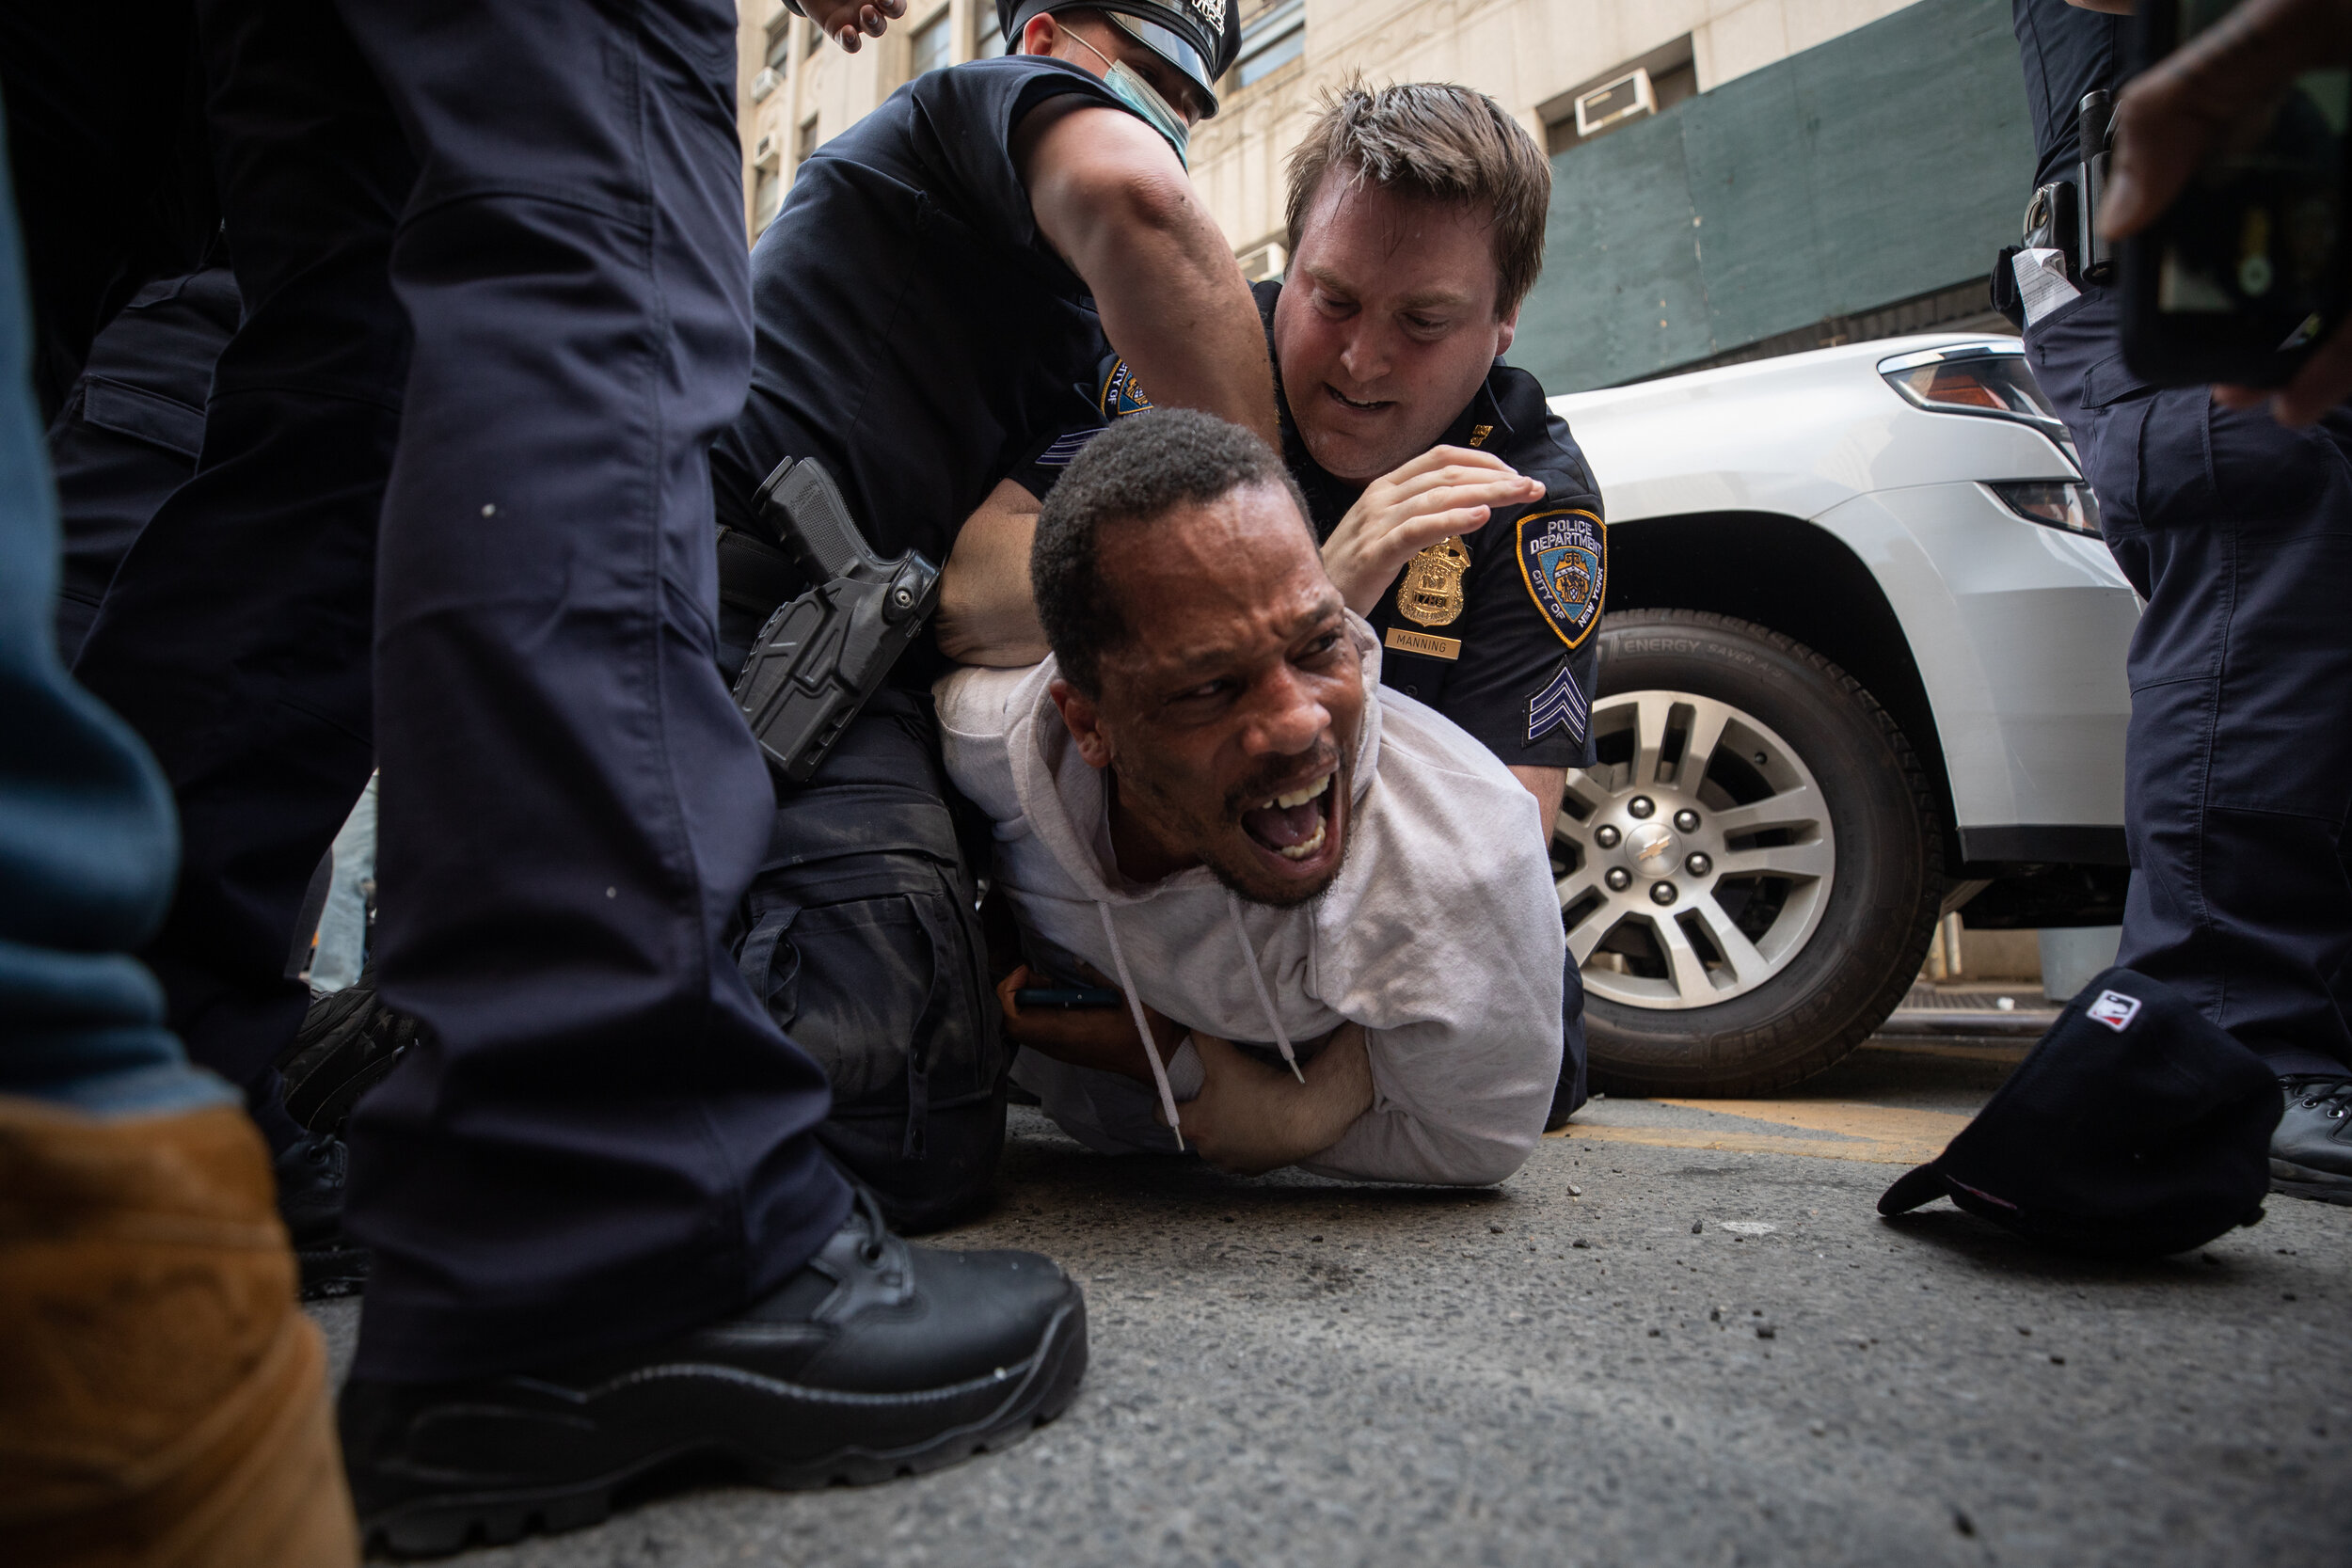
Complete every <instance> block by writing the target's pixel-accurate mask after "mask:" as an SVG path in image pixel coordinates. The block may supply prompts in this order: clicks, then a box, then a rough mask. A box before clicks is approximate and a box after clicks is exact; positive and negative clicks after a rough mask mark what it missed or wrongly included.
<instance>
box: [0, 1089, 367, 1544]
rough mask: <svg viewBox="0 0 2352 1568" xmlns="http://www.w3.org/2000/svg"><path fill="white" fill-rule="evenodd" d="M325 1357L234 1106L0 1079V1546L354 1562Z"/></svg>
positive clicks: (266, 1170)
mask: <svg viewBox="0 0 2352 1568" xmlns="http://www.w3.org/2000/svg"><path fill="white" fill-rule="evenodd" d="M357 1560H358V1536H357V1533H356V1532H355V1530H354V1528H353V1525H352V1517H351V1498H350V1495H349V1494H348V1492H347V1491H346V1490H345V1488H344V1483H343V1469H342V1457H341V1455H340V1454H339V1453H338V1452H337V1450H336V1447H335V1430H334V1425H333V1422H332V1420H331V1419H330V1418H329V1415H328V1410H327V1399H326V1347H325V1345H324V1343H323V1342H322V1341H321V1340H320V1338H319V1332H318V1329H317V1327H316V1326H315V1325H314V1324H312V1323H310V1321H309V1320H308V1319H306V1318H305V1317H303V1315H302V1312H301V1310H300V1308H299V1307H296V1306H295V1304H294V1257H293V1255H292V1254H291V1253H290V1252H289V1251H288V1250H287V1246H286V1232H285V1229H284V1227H282V1226H280V1225H279V1224H278V1211H277V1206H276V1202H275V1199H274V1196H273V1193H272V1187H271V1182H270V1164H269V1157H268V1155H267V1153H266V1152H265V1151H264V1150H263V1148H262V1139H261V1135H260V1134H259V1133H258V1132H255V1131H254V1128H253V1124H252V1123H251V1122H249V1121H247V1120H246V1117H245V1116H244V1114H243V1113H242V1112H241V1111H239V1110H237V1109H236V1108H235V1107H233V1106H225V1105H224V1106H214V1107H210V1108H207V1109H204V1110H200V1111H189V1112H183V1113H181V1114H178V1115H172V1116H157V1117H126V1118H120V1119H104V1120H102V1119H99V1118H96V1117H88V1116H85V1115H82V1114H81V1113H79V1112H75V1111H72V1110H69V1109H66V1108H64V1107H62V1106H57V1105H53V1104H48V1103H45V1102H42V1101H31V1100H21V1099H14V1098H0V1562H5V1563H8V1564H9V1565H10V1568H47V1565H50V1564H66V1563H72V1564H73V1565H74V1568H90V1565H98V1564H103V1565H106V1568H116V1565H119V1568H312V1565H314V1564H315V1565H326V1564H336V1565H341V1564H347V1563H353V1562H356V1561H357Z"/></svg>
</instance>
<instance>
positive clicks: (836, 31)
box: [802, 0, 907, 55]
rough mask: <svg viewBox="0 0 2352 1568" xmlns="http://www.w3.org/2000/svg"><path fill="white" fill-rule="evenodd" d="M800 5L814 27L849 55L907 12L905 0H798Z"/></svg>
mask: <svg viewBox="0 0 2352 1568" xmlns="http://www.w3.org/2000/svg"><path fill="white" fill-rule="evenodd" d="M802 5H803V9H804V10H805V11H806V12H807V14H808V19H809V20H810V21H811V22H814V23H816V24H817V27H818V31H819V32H821V33H823V34H824V35H825V36H826V37H827V38H829V39H831V40H834V42H835V43H837V44H839V45H841V48H842V51H843V53H845V54H850V55H854V54H856V53H857V52H858V47H859V45H860V44H861V43H862V42H863V41H864V40H866V39H869V38H873V39H878V38H880V37H882V32H883V29H885V28H887V27H888V26H889V25H890V24H892V23H893V22H896V21H898V19H899V18H900V17H902V16H904V15H906V14H907V0H802Z"/></svg>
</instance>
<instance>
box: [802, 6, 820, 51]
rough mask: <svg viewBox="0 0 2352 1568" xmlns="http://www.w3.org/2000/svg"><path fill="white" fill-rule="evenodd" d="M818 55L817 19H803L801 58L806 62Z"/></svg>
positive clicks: (807, 17) (808, 17) (810, 17)
mask: <svg viewBox="0 0 2352 1568" xmlns="http://www.w3.org/2000/svg"><path fill="white" fill-rule="evenodd" d="M816 53H817V19H816V18H815V17H813V16H806V17H803V18H802V19H801V58H803V59H804V60H805V59H809V58H812V57H814V56H815V55H816Z"/></svg>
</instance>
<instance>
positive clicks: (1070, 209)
mask: <svg viewBox="0 0 2352 1568" xmlns="http://www.w3.org/2000/svg"><path fill="white" fill-rule="evenodd" d="M1050 106H1051V105H1048V107H1050ZM1043 114H1044V110H1042V109H1041V110H1040V111H1038V112H1037V113H1036V114H1033V115H1032V116H1031V117H1030V119H1031V120H1041V123H1040V124H1039V125H1038V126H1037V127H1036V128H1035V129H1034V130H1032V128H1031V125H1030V123H1029V122H1028V121H1025V122H1024V123H1023V125H1022V128H1021V134H1020V135H1016V138H1015V144H1014V156H1015V159H1016V161H1017V163H1018V166H1019V167H1020V168H1021V171H1022V178H1023V181H1024V182H1025V184H1026V185H1027V187H1028V191H1029V206H1030V210H1031V212H1032V213H1033V214H1035V216H1036V218H1037V226H1038V230H1039V232H1041V234H1043V235H1044V237H1045V239H1046V241H1047V243H1048V244H1050V245H1053V247H1054V249H1055V250H1056V251H1057V253H1058V254H1059V255H1060V256H1061V258H1062V259H1063V260H1064V261H1067V262H1069V263H1070V266H1071V270H1073V272H1075V273H1077V275H1078V276H1079V277H1082V278H1084V279H1085V280H1086V284H1087V288H1088V289H1089V292H1091V293H1092V294H1093V295H1094V304H1095V308H1096V309H1097V310H1098V311H1100V312H1101V315H1102V318H1103V331H1104V335H1105V336H1106V337H1108V338H1109V339H1110V341H1111V346H1112V347H1113V348H1115V349H1117V350H1118V351H1119V353H1120V355H1121V356H1123V357H1124V358H1125V359H1126V361H1127V366H1128V369H1129V370H1131V371H1133V372H1135V376H1136V381H1137V383H1138V384H1139V385H1140V386H1141V387H1142V388H1143V390H1144V392H1145V394H1146V395H1147V396H1149V397H1150V398H1151V399H1152V401H1153V402H1154V403H1156V404H1163V405H1174V406H1180V407H1186V408H1200V409H1206V410H1207V411H1208V412H1210V413H1212V414H1216V415H1220V416H1222V417H1223V418H1225V419H1228V420H1232V421H1233V422H1234V423H1236V424H1240V425H1245V426H1247V427H1248V428H1249V429H1251V430H1254V431H1256V432H1257V433H1258V434H1259V435H1260V436H1263V437H1265V438H1266V440H1267V441H1268V442H1275V441H1277V440H1279V431H1278V428H1277V426H1276V423H1275V417H1274V372H1273V371H1272V369H1271V367H1270V366H1269V364H1268V362H1267V359H1266V349H1265V329H1264V327H1263V325H1262V324H1261V323H1260V321H1259V319H1258V309H1257V306H1256V305H1255V303H1253V302H1252V301H1251V299H1250V297H1249V287H1248V284H1247V283H1245V282H1244V281H1243V280H1242V276H1241V269H1240V267H1239V266H1238V265H1237V264H1236V263H1235V262H1234V261H1233V253H1232V248H1231V247H1230V246H1229V245H1227V244H1226V242H1225V235H1224V232H1223V231H1222V230H1219V229H1218V228H1217V226H1216V219H1214V218H1212V217H1211V216H1209V213H1208V209H1207V208H1206V207H1205V206H1204V205H1203V204H1202V203H1201V201H1200V195H1199V193H1197V192H1196V191H1195V190H1194V189H1193V187H1192V182H1191V181H1190V180H1189V179H1187V178H1186V177H1185V174H1184V166H1183V165H1181V164H1179V163H1178V162H1177V161H1176V155H1175V153H1174V152H1172V151H1171V150H1169V149H1168V144H1167V143H1166V142H1164V141H1162V140H1161V139H1160V137H1159V135H1158V133H1156V132H1154V131H1152V129H1151V128H1150V127H1149V126H1146V125H1145V124H1144V123H1143V122H1142V121H1141V120H1139V119H1136V117H1135V116H1133V115H1130V114H1127V113H1125V112H1123V111H1121V110H1117V109H1104V108H1093V107H1089V108H1080V109H1073V110H1069V111H1067V112H1064V113H1061V114H1059V115H1057V116H1055V117H1053V118H1052V119H1050V120H1042V119H1041V117H1042V116H1043Z"/></svg>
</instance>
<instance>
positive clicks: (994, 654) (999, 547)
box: [931, 479, 1047, 670]
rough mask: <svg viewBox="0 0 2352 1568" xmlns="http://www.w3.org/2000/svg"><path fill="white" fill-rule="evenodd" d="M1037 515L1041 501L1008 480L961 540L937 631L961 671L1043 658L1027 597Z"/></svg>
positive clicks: (946, 575) (946, 577)
mask: <svg viewBox="0 0 2352 1568" xmlns="http://www.w3.org/2000/svg"><path fill="white" fill-rule="evenodd" d="M1037 513H1038V499H1037V498H1036V497H1035V496H1032V495H1031V494H1029V492H1028V490H1027V489H1026V488H1025V486H1023V485H1021V484H1018V483H1015V482H1013V481H1012V480H1009V479H1008V480H1003V481H1000V482H999V483H998V484H997V486H996V488H995V490H994V491H993V492H992V493H991V494H990V496H989V498H988V499H986V500H985V501H982V502H981V503H980V509H979V510H978V511H977V512H975V513H973V514H972V515H971V517H970V518H969V519H967V520H966V521H965V523H964V525H963V528H962V530H961V531H959V532H958V533H957V534H956V542H955V546H954V547H953V548H952V549H951V550H950V551H949V552H948V555H947V569H946V571H944V572H942V573H941V574H940V577H939V612H938V614H937V615H936V616H935V617H934V618H933V620H932V622H931V628H932V633H933V635H934V636H936V637H937V638H938V640H939V651H940V652H941V653H943V654H946V656H947V657H949V658H952V659H954V660H955V661H956V662H958V663H959V664H979V665H985V666H987V667H989V668H990V669H994V670H1017V669H1020V668H1022V667H1023V666H1025V665H1030V664H1035V663H1036V662H1038V660H1040V659H1041V658H1043V657H1045V655H1046V652H1047V649H1046V646H1045V628H1044V626H1041V624H1040V623H1039V621H1038V618H1037V599H1036V597H1035V596H1034V595H1033V594H1031V593H1030V591H1029V546H1031V545H1032V544H1034V543H1035V542H1036V539H1037Z"/></svg>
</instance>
